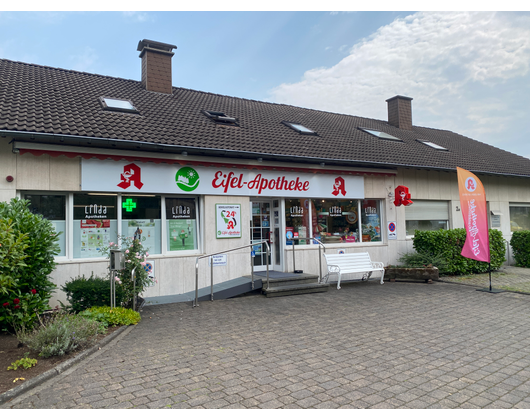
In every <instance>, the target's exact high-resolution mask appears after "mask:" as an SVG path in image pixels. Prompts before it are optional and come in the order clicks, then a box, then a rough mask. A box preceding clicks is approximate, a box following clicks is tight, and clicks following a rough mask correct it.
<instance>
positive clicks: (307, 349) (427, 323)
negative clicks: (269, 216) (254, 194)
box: [4, 282, 530, 408]
mask: <svg viewBox="0 0 530 420" xmlns="http://www.w3.org/2000/svg"><path fill="white" fill-rule="evenodd" d="M142 316H143V319H142V322H141V323H140V324H139V325H138V326H136V327H132V328H130V329H129V330H128V332H127V333H125V334H123V335H121V336H120V338H119V339H118V340H116V341H114V342H113V343H111V344H110V345H108V346H106V347H104V348H103V349H102V350H101V351H99V352H97V353H96V354H95V355H93V356H91V357H90V358H88V359H86V360H85V361H83V362H82V363H81V364H79V365H77V367H74V368H73V369H72V370H70V371H67V372H65V373H63V374H62V375H59V376H58V377H56V378H54V379H52V380H51V381H49V382H47V383H45V384H43V385H41V386H39V387H38V388H35V389H34V390H33V391H30V392H29V393H27V394H25V395H23V396H21V397H19V398H17V399H16V400H14V401H12V402H10V403H6V404H5V405H4V408H9V407H13V408H530V396H529V395H530V354H529V349H530V296H528V295H522V294H515V293H502V294H489V293H483V292H477V291H475V288H474V287H469V286H463V285H455V284H448V283H435V284H432V285H430V284H412V283H385V284H384V285H380V284H378V282H368V283H354V284H345V285H344V286H343V288H342V289H341V290H340V291H337V290H336V289H332V290H331V291H330V292H329V293H319V294H314V295H302V296H290V297H281V298H269V299H267V298H265V297H262V296H261V295H254V296H247V297H243V298H237V299H231V300H224V301H215V302H202V303H201V306H200V307H199V308H194V309H193V308H192V307H191V306H189V305H188V304H182V303H180V304H168V305H160V306H151V307H147V308H145V309H144V310H143V313H142Z"/></svg>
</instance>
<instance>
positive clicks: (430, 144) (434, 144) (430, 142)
mask: <svg viewBox="0 0 530 420" xmlns="http://www.w3.org/2000/svg"><path fill="white" fill-rule="evenodd" d="M416 140H417V141H419V142H420V143H423V144H424V145H426V146H429V147H432V148H433V149H436V150H447V149H446V148H445V147H443V146H440V145H439V144H436V143H433V142H432V141H428V140H419V139H416Z"/></svg>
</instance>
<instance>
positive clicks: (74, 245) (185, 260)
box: [21, 158, 389, 299]
mask: <svg viewBox="0 0 530 420" xmlns="http://www.w3.org/2000/svg"><path fill="white" fill-rule="evenodd" d="M80 163H81V171H80V178H79V180H80V182H79V184H80V187H79V189H78V190H73V191H69V192H68V191H42V190H41V191H38V190H25V191H24V190H23V191H21V196H22V197H23V198H26V199H28V200H30V205H31V209H32V211H33V212H35V213H39V214H42V215H43V216H44V217H46V218H47V219H49V220H50V221H52V223H53V225H54V226H55V229H56V230H57V231H59V232H62V233H61V235H60V247H61V253H60V255H59V256H58V258H57V261H58V263H59V265H58V268H57V271H56V273H55V274H54V281H55V282H56V283H57V284H58V285H61V284H64V282H65V281H67V280H69V279H70V278H72V277H75V276H76V275H83V274H88V275H90V272H94V274H97V275H104V274H105V273H106V272H107V268H106V267H107V263H106V259H105V256H104V255H103V254H102V252H101V251H102V248H104V247H106V246H108V244H109V243H110V242H115V243H116V242H119V238H120V237H121V236H128V237H133V236H134V237H138V238H141V240H142V244H143V245H144V246H145V247H146V248H149V254H150V257H149V258H150V260H151V263H152V264H153V266H154V268H155V273H156V277H157V279H158V283H156V285H154V286H153V287H152V288H149V289H148V290H147V292H146V293H147V295H148V296H164V295H175V294H180V293H186V292H189V291H191V290H193V289H194V278H195V262H196V258H197V257H198V256H200V255H204V254H212V253H224V252H226V251H227V250H228V249H231V248H236V247H243V246H246V245H250V244H257V245H255V246H253V247H249V248H246V249H244V250H243V251H240V252H238V253H230V255H229V258H228V260H227V262H226V264H225V265H224V266H222V267H218V268H216V270H218V271H219V274H216V279H218V281H223V280H228V279H230V278H236V277H238V276H242V275H248V274H249V272H250V268H251V264H252V266H253V269H254V270H255V271H260V270H264V269H265V268H266V267H267V266H268V268H269V269H271V270H276V271H292V269H293V267H292V259H291V256H292V245H293V244H295V245H296V250H297V252H299V253H301V254H300V256H299V255H298V254H297V268H299V269H303V270H304V271H305V272H314V273H317V272H318V263H317V261H318V252H319V245H318V243H319V242H320V243H322V244H324V245H325V246H326V252H338V250H340V249H342V248H358V247H364V246H371V247H373V246H375V247H376V248H381V247H378V246H377V245H383V244H384V243H385V238H386V236H385V234H384V232H382V227H383V226H386V225H385V223H384V219H383V217H384V214H383V212H384V211H385V209H384V207H385V206H384V203H385V201H384V199H381V198H377V199H374V198H365V183H366V179H365V177H364V176H363V175H357V174H355V173H354V174H347V173H346V172H339V171H331V170H329V171H327V172H325V171H318V170H306V169H304V168H296V169H294V168H282V170H279V169H278V168H276V169H275V168H271V167H266V168H264V169H259V168H251V167H247V166H244V165H237V167H236V165H231V164H228V163H227V164H224V163H221V162H200V163H198V162H197V163H196V162H186V163H184V164H183V163H182V162H180V163H172V162H167V163H157V162H149V161H145V162H144V161H139V160H135V161H126V160H112V159H98V158H80ZM382 175H383V174H382ZM384 175H389V174H384ZM72 176H74V175H73V173H72ZM376 178H379V179H383V178H387V177H385V176H379V177H376ZM378 189H381V190H383V188H378ZM381 196H384V193H381V194H379V195H378V197H381ZM372 197H373V195H372ZM309 238H314V239H309ZM263 241H267V243H268V244H269V246H270V251H271V252H270V254H269V256H268V258H267V253H266V248H265V245H263V244H261V245H260V243H262V242H263ZM335 248H336V249H335ZM376 248H372V249H373V250H375V249H376ZM351 251H352V250H350V252H351ZM304 256H305V262H304ZM208 271H209V270H206V269H204V270H202V271H201V273H200V277H201V281H202V282H205V283H207V282H208V281H209V280H208V279H209V273H208ZM202 277H204V279H202ZM60 298H61V296H59V299H60Z"/></svg>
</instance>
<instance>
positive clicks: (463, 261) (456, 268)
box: [414, 229, 506, 275]
mask: <svg viewBox="0 0 530 420" xmlns="http://www.w3.org/2000/svg"><path fill="white" fill-rule="evenodd" d="M489 240H490V259H491V269H492V270H497V269H499V268H500V267H501V265H502V264H503V262H504V261H505V260H506V258H505V253H506V245H505V242H504V238H503V237H502V233H501V232H500V231H498V230H495V229H490V230H489ZM465 241H466V230H465V229H450V230H438V231H418V230H417V231H415V232H414V249H415V250H416V251H417V252H418V253H425V254H429V255H431V256H436V255H440V256H441V257H442V258H443V259H444V260H445V261H446V265H445V266H444V267H443V268H440V267H438V268H439V269H440V274H451V275H463V274H473V273H485V272H487V271H488V263H487V262H482V261H476V260H472V259H469V258H465V257H462V255H460V254H461V252H462V247H463V246H464V242H465ZM442 270H443V271H442Z"/></svg>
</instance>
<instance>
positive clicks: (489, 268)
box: [488, 260, 492, 292]
mask: <svg viewBox="0 0 530 420" xmlns="http://www.w3.org/2000/svg"><path fill="white" fill-rule="evenodd" d="M488 271H489V273H490V292H491V291H492V290H491V260H490V262H489V266H488Z"/></svg>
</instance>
